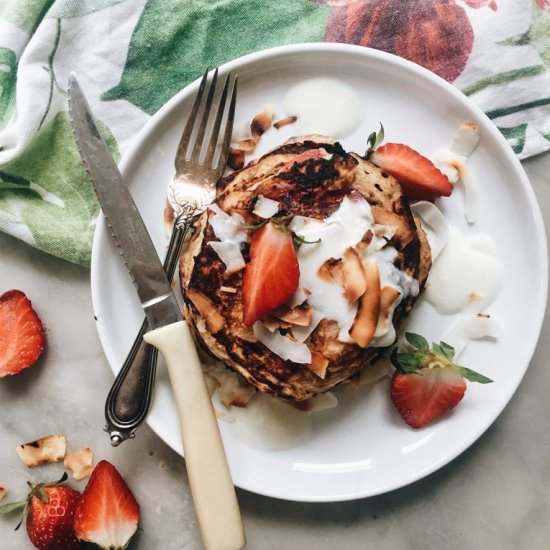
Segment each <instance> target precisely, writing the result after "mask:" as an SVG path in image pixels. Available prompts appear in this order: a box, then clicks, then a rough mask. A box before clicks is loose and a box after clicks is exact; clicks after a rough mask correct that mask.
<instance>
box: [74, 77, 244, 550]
mask: <svg viewBox="0 0 550 550" xmlns="http://www.w3.org/2000/svg"><path fill="white" fill-rule="evenodd" d="M69 113H70V118H71V124H72V128H73V132H74V136H75V140H76V143H77V146H78V150H79V152H80V156H81V157H82V160H83V162H84V164H85V166H86V168H87V170H88V173H89V176H90V180H91V183H92V186H93V188H94V191H95V193H96V195H97V198H98V200H99V204H100V205H101V208H102V210H103V214H104V216H105V221H106V223H107V226H108V231H109V234H110V236H111V238H112V240H113V242H114V244H115V245H116V246H117V247H118V250H119V252H120V255H121V256H122V261H123V262H124V264H125V265H126V268H127V269H128V272H129V274H130V278H131V280H132V282H133V284H134V286H135V288H136V291H137V295H138V298H139V301H140V303H141V306H142V308H143V311H144V313H145V316H146V317H147V320H148V321H149V326H150V327H151V330H150V331H149V332H147V333H146V334H145V335H144V339H145V340H146V341H147V342H148V343H150V344H151V345H153V346H155V347H156V348H157V349H158V350H159V351H160V353H161V354H162V355H163V357H164V360H165V364H166V368H167V370H168V374H169V378H170V383H171V386H172V392H173V394H174V398H175V401H176V405H177V410H178V416H179V422H180V428H181V437H182V442H183V449H184V454H185V462H186V467H187V475H188V478H189V485H190V487H191V494H192V497H193V501H194V504H195V510H196V512H197V518H198V522H199V527H200V530H201V535H202V538H203V542H204V546H205V548H206V549H207V550H237V549H239V548H242V547H243V546H244V544H245V535H244V528H243V524H242V520H241V516H240V511H239V505H238V502H237V497H236V494H235V488H234V486H233V482H232V480H231V475H230V471H229V467H228V464H227V459H226V456H225V452H224V448H223V443H222V439H221V435H220V431H219V427H218V423H217V420H216V415H215V413H214V409H213V407H212V403H211V401H210V397H209V395H208V391H207V388H206V384H205V380H204V375H203V372H202V369H201V365H200V362H199V358H198V355H197V351H196V348H195V345H194V342H193V339H192V337H191V334H190V330H189V327H188V326H187V323H186V322H185V321H184V320H183V316H182V312H181V310H180V308H179V306H178V304H177V301H176V297H175V295H174V293H173V292H172V289H171V287H170V284H169V282H168V279H167V277H166V274H165V272H164V269H163V267H162V264H161V262H160V260H159V258H158V255H157V252H156V250H155V247H154V245H153V242H152V241H151V237H150V236H149V233H148V231H147V228H146V226H145V224H144V222H143V220H142V218H141V215H140V213H139V211H138V209H137V207H136V205H135V203H134V201H133V199H132V196H131V194H130V192H129V190H128V188H127V186H126V185H125V183H124V181H123V178H122V175H121V174H120V172H119V170H118V167H117V165H116V163H115V161H114V159H113V157H112V156H111V153H110V152H109V149H108V148H107V146H106V145H105V142H104V141H103V139H102V138H101V136H100V134H99V131H98V129H97V126H96V125H95V123H94V120H93V117H92V115H91V112H90V109H89V106H88V104H87V102H86V98H85V96H84V93H83V92H82V89H81V87H80V85H79V84H78V81H77V79H76V76H75V75H74V74H73V75H71V77H70V79H69Z"/></svg>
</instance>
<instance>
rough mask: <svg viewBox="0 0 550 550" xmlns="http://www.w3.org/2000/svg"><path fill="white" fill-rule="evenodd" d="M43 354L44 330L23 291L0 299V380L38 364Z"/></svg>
mask: <svg viewBox="0 0 550 550" xmlns="http://www.w3.org/2000/svg"><path fill="white" fill-rule="evenodd" d="M43 351H44V328H43V327H42V323H41V322H40V319H39V318H38V315H37V314H36V313H35V311H34V310H33V308H32V305H31V302H30V301H29V299H28V298H27V297H26V296H25V294H24V293H23V292H21V291H20V290H9V291H8V292H5V293H4V294H2V295H1V296H0V378H1V377H4V376H8V375H11V374H17V373H18V372H21V371H22V370H23V369H26V368H27V367H31V366H32V365H34V364H35V363H36V361H37V360H38V358H39V357H40V355H41V354H42V352H43Z"/></svg>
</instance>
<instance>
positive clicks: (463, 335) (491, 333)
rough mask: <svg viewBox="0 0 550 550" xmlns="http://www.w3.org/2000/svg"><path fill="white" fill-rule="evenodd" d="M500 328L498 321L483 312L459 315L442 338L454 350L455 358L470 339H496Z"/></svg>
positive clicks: (499, 334)
mask: <svg viewBox="0 0 550 550" xmlns="http://www.w3.org/2000/svg"><path fill="white" fill-rule="evenodd" d="M500 336H501V328H500V324H499V322H498V321H496V320H495V319H493V318H492V317H490V316H488V315H485V314H478V315H476V316H475V317H466V316H461V317H460V318H459V319H458V321H457V322H456V323H455V324H454V325H453V326H452V327H451V328H450V329H449V330H448V331H447V333H446V334H445V335H444V336H443V338H442V340H443V341H444V342H445V343H447V344H449V345H450V346H452V347H453V348H454V350H455V359H456V358H458V356H459V355H460V354H461V353H462V352H463V351H464V350H465V349H466V347H467V346H468V344H469V343H470V340H479V339H481V338H491V339H498V338H500Z"/></svg>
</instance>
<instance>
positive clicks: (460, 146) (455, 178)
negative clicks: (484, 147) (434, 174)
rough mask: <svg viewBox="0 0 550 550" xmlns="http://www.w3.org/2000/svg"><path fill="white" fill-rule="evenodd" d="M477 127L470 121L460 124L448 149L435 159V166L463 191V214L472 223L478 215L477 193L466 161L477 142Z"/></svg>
mask: <svg viewBox="0 0 550 550" xmlns="http://www.w3.org/2000/svg"><path fill="white" fill-rule="evenodd" d="M479 140H480V131H479V127H478V126H477V125H476V124H474V123H472V122H465V123H463V124H461V125H460V127H459V129H458V132H457V134H456V135H455V138H454V140H453V143H452V145H451V147H450V149H449V150H448V151H443V152H441V153H439V155H437V157H436V159H435V164H436V166H437V167H438V168H439V169H440V170H441V171H442V172H443V173H444V174H445V175H446V176H447V177H448V178H449V180H450V181H451V183H453V185H458V186H461V187H462V189H463V192H464V216H465V217H466V221H467V222H468V223H470V224H473V223H475V222H476V220H477V215H478V194H477V190H476V187H475V183H474V178H473V177H472V173H471V170H470V168H469V167H468V166H467V161H468V158H469V157H470V155H471V154H472V153H473V152H474V151H475V149H476V147H477V146H478V144H479Z"/></svg>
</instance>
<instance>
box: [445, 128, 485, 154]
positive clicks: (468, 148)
mask: <svg viewBox="0 0 550 550" xmlns="http://www.w3.org/2000/svg"><path fill="white" fill-rule="evenodd" d="M480 139H481V132H480V130H479V126H478V125H477V124H475V123H473V122H463V123H462V124H461V125H460V126H459V128H458V132H457V133H456V135H455V138H454V140H453V144H452V145H451V152H453V153H456V154H457V155H463V156H465V157H469V156H470V155H471V154H472V153H473V152H474V151H475V150H476V148H477V146H478V144H479V140H480Z"/></svg>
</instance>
